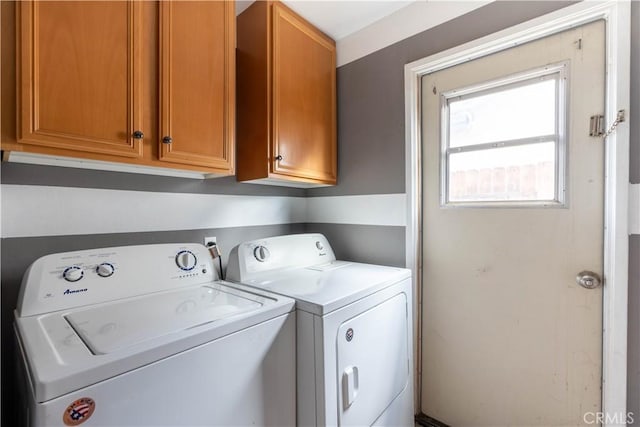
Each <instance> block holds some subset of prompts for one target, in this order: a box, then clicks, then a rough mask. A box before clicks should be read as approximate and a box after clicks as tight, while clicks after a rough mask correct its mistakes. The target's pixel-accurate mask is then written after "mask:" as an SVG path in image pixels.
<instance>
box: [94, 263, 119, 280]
mask: <svg viewBox="0 0 640 427" xmlns="http://www.w3.org/2000/svg"><path fill="white" fill-rule="evenodd" d="M115 271H116V269H115V267H114V266H113V264H111V263H108V262H103V263H102V264H99V265H98V266H97V267H96V273H98V276H100V277H109V276H111V275H113V273H115Z"/></svg>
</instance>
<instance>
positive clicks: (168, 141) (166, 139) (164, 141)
mask: <svg viewBox="0 0 640 427" xmlns="http://www.w3.org/2000/svg"><path fill="white" fill-rule="evenodd" d="M172 142H173V139H172V138H171V137H170V136H165V137H164V138H162V143H163V144H171V143H172Z"/></svg>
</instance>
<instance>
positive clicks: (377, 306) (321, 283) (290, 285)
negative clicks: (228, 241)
mask: <svg viewBox="0 0 640 427" xmlns="http://www.w3.org/2000/svg"><path fill="white" fill-rule="evenodd" d="M227 278H228V279H229V280H232V281H236V282H238V283H243V284H246V285H249V286H252V287H254V288H256V289H259V290H260V291H269V292H274V293H276V294H279V295H283V296H288V297H291V298H294V299H295V300H296V316H297V373H298V376H297V419H298V425H300V426H336V425H339V426H372V425H375V426H413V425H414V419H413V416H414V412H413V346H412V336H413V332H412V325H413V322H412V314H411V313H412V292H411V272H410V271H409V270H407V269H404V268H393V267H384V266H378V265H369V264H360V263H355V262H346V261H337V260H336V258H335V255H334V253H333V250H332V249H331V245H330V244H329V242H328V241H327V239H326V238H325V237H324V236H323V235H321V234H298V235H290V236H280V237H273V238H267V239H260V240H254V241H250V242H245V243H242V244H240V245H238V246H237V247H235V248H234V249H233V250H232V251H231V254H230V256H229V266H228V269H227Z"/></svg>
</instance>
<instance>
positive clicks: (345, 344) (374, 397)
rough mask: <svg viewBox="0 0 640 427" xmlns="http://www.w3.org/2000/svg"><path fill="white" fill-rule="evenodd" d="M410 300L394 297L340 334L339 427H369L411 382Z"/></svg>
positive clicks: (350, 322) (345, 325)
mask: <svg viewBox="0 0 640 427" xmlns="http://www.w3.org/2000/svg"><path fill="white" fill-rule="evenodd" d="M407 322H408V311H407V297H406V295H405V294H404V293H402V294H398V295H395V296H394V297H392V298H390V299H388V300H386V301H385V302H383V303H381V304H379V305H377V306H375V307H373V308H371V309H369V310H367V311H365V312H364V313H361V314H359V315H358V316H356V317H353V318H351V319H349V320H347V321H346V322H344V323H343V324H342V325H341V326H340V328H339V329H338V337H337V340H338V346H337V348H338V350H337V351H338V372H337V375H338V408H339V411H338V412H339V416H340V425H341V426H365V425H367V426H370V425H371V424H373V422H374V421H375V420H376V419H377V418H378V417H379V416H380V415H381V414H382V413H383V412H384V410H385V409H386V408H387V407H388V406H389V405H390V404H391V402H392V401H393V400H394V399H395V398H396V397H397V396H398V395H399V394H400V393H401V392H402V390H404V388H405V387H406V386H407V384H408V382H409V340H408V336H407V335H408V329H407V326H408V324H407Z"/></svg>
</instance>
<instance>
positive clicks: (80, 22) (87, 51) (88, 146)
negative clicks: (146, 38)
mask: <svg viewBox="0 0 640 427" xmlns="http://www.w3.org/2000/svg"><path fill="white" fill-rule="evenodd" d="M139 8H140V5H139V3H137V2H135V1H130V2H110V1H87V2H65V1H61V2H55V1H42V2H20V4H19V6H18V14H19V15H18V21H17V22H18V25H19V32H18V40H19V47H18V55H19V59H18V66H19V70H18V78H19V88H18V91H19V95H18V102H19V108H18V140H19V142H21V143H23V144H29V145H37V146H44V147H52V148H60V149H69V150H75V151H79V152H85V153H101V154H112V155H118V156H127V157H139V156H141V155H142V140H141V139H136V138H134V137H133V133H134V131H135V130H141V131H143V128H142V124H141V122H140V120H141V96H140V94H139V90H140V86H141V85H140V84H139V78H140V66H139V56H140V55H139V52H138V50H139V49H140V46H139V42H140V36H139V31H140V12H139ZM81 157H90V155H87V154H85V155H81Z"/></svg>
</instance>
